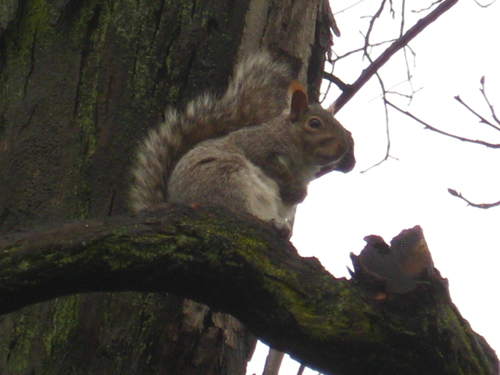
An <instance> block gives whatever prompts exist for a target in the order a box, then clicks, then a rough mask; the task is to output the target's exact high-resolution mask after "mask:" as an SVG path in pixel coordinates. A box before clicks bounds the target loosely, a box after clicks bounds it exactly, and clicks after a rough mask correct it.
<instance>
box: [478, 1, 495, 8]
mask: <svg viewBox="0 0 500 375" xmlns="http://www.w3.org/2000/svg"><path fill="white" fill-rule="evenodd" d="M496 1H497V0H493V1H492V2H491V3H489V4H485V5H483V4H481V3H479V1H477V0H474V2H475V3H476V4H477V5H479V6H480V7H481V8H488V7H489V6H490V5H491V4H493V3H496Z"/></svg>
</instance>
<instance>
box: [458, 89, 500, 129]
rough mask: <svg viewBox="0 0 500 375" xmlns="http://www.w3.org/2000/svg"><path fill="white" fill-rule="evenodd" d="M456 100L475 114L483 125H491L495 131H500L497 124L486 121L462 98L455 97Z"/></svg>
mask: <svg viewBox="0 0 500 375" xmlns="http://www.w3.org/2000/svg"><path fill="white" fill-rule="evenodd" d="M454 99H455V100H456V101H457V102H459V103H460V104H462V105H463V106H464V107H465V108H467V109H468V110H469V111H470V112H471V113H473V114H474V115H476V116H477V117H478V118H479V119H480V120H481V122H482V123H483V124H486V125H489V126H491V127H492V128H493V129H495V130H500V128H499V127H498V126H496V125H495V124H492V123H491V122H489V121H488V120H487V119H485V118H484V117H483V116H481V115H480V114H479V113H477V112H476V111H474V110H473V109H472V108H471V107H470V106H469V105H467V104H466V103H465V102H464V101H463V100H462V99H461V98H460V96H458V95H457V96H455V97H454Z"/></svg>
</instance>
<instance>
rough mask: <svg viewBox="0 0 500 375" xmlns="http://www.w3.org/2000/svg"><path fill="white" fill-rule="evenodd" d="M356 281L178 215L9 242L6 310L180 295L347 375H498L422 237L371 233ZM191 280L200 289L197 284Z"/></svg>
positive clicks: (242, 219)
mask: <svg viewBox="0 0 500 375" xmlns="http://www.w3.org/2000/svg"><path fill="white" fill-rule="evenodd" d="M366 240H367V242H368V244H367V246H366V247H365V249H364V250H363V251H362V252H361V254H360V255H359V256H353V261H354V262H353V263H354V275H353V278H352V279H351V280H346V279H335V278H334V277H333V276H332V275H330V274H329V273H328V272H326V271H325V270H324V268H323V267H322V266H321V264H320V263H319V262H318V261H317V259H315V258H301V257H300V256H299V255H298V254H297V251H296V250H295V249H294V248H293V247H292V246H291V245H290V244H289V243H288V241H287V240H286V239H284V238H283V237H282V236H281V235H280V234H279V232H277V231H275V230H273V228H272V227H270V226H269V224H268V223H262V222H259V221H258V220H256V219H253V218H251V217H247V216H244V215H238V216H237V215H234V214H231V213H229V212H225V211H224V210H222V209H213V208H212V209H209V208H205V207H198V208H195V209H193V208H191V207H172V208H170V209H168V210H159V211H157V212H153V213H148V214H145V215H141V216H140V217H135V218H134V217H132V218H131V217H123V216H119V217H115V218H108V219H95V220H87V221H80V222H75V223H68V224H65V225H60V226H52V227H49V228H44V229H40V230H37V231H32V232H27V233H20V234H15V235H11V236H8V237H5V238H0V250H1V252H0V313H4V312H9V311H12V310H14V309H16V308H19V307H22V306H25V305H26V304H30V303H34V302H37V301H40V300H43V299H47V298H52V297H55V296H59V295H63V294H65V293H76V292H90V291H101V290H106V291H119V290H138V291H156V292H166V291H167V292H173V293H177V294H179V295H185V296H188V297H190V298H193V299H195V300H198V301H201V302H204V303H207V304H208V305H209V306H212V307H214V308H216V309H220V310H221V311H225V312H228V313H231V314H233V315H234V316H236V317H237V318H238V319H241V321H242V322H244V323H245V324H246V325H247V326H248V327H249V328H250V329H251V330H252V332H254V333H255V334H256V335H257V336H258V337H260V338H262V339H264V340H265V341H266V342H268V343H270V344H271V345H273V346H274V347H276V348H278V349H280V350H284V351H286V352H288V353H290V354H291V355H292V356H294V357H295V358H296V359H298V360H300V361H301V362H302V363H305V364H307V365H309V366H312V367H313V368H316V369H318V370H321V371H323V372H324V373H328V374H348V375H374V374H375V375H400V374H406V375H421V374H426V375H455V374H474V375H481V374H482V375H497V374H498V360H497V358H496V356H495V354H494V352H493V351H492V350H491V348H490V347H489V346H488V344H487V343H486V342H485V341H484V339H483V338H482V337H481V336H479V335H477V334H476V333H474V332H473V331H472V330H471V328H470V326H469V324H468V323H467V322H466V321H465V320H464V319H463V318H462V317H461V316H460V313H459V312H458V311H457V309H456V307H455V306H454V305H453V303H452V302H451V299H450V297H449V293H448V285H447V281H446V280H444V279H442V278H441V276H440V275H439V272H438V271H437V270H435V269H434V266H433V262H432V259H431V256H430V252H429V250H428V248H427V245H426V242H425V239H424V237H423V233H422V230H421V229H420V228H419V227H415V228H412V229H409V230H405V231H403V232H402V233H401V234H400V235H399V236H397V237H396V238H395V239H393V240H392V241H391V245H390V246H388V245H386V244H385V243H384V242H383V241H382V240H381V239H380V238H379V237H377V236H369V237H367V238H366ZM190 281H192V282H190Z"/></svg>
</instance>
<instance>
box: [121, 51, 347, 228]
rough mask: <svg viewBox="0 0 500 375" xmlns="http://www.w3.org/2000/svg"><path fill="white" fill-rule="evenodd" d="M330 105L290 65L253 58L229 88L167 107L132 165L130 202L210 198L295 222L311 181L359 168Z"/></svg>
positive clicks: (282, 222) (143, 206)
mask: <svg viewBox="0 0 500 375" xmlns="http://www.w3.org/2000/svg"><path fill="white" fill-rule="evenodd" d="M330 111H331V112H333V109H331V110H330ZM330 111H327V110H325V109H323V108H322V107H321V106H320V105H319V104H311V103H309V100H308V97H307V93H306V91H305V89H304V87H303V86H302V85H301V84H300V83H299V82H297V81H296V80H294V79H293V78H292V73H291V68H290V67H289V66H288V65H287V64H285V63H282V62H278V61H276V60H274V59H273V58H272V57H271V56H270V54H269V53H267V52H261V53H258V54H255V55H253V56H250V57H248V58H246V59H244V60H243V61H242V62H241V63H239V64H237V65H236V68H235V72H234V74H233V77H232V79H231V80H230V82H229V85H228V88H227V90H226V92H225V93H224V95H222V96H221V97H220V98H217V97H215V96H214V95H211V94H205V95H202V96H201V97H199V98H197V99H195V100H193V101H191V102H190V103H188V105H187V107H186V109H185V111H184V113H182V114H180V113H179V112H177V111H176V110H175V109H169V110H167V112H166V113H165V121H164V122H163V123H162V124H160V125H159V126H158V127H156V128H154V129H152V130H151V131H150V132H149V134H148V135H147V136H146V138H145V139H144V140H143V142H142V145H141V147H140V149H139V152H138V155H137V160H136V163H135V165H134V166H133V171H132V173H133V179H134V181H133V184H132V189H131V191H130V200H131V208H132V209H133V211H135V212H140V211H143V210H147V209H153V208H154V207H156V206H158V205H161V204H164V203H167V202H168V203H185V204H213V205H218V206H223V207H225V208H228V209H230V210H232V211H236V212H242V211H243V212H246V213H250V214H252V215H254V216H256V217H257V218H259V219H261V220H265V221H273V222H274V223H275V225H277V226H278V227H284V228H285V229H286V228H288V229H291V222H292V220H293V216H294V214H295V208H296V206H297V205H298V204H299V203H301V202H302V201H303V200H304V198H305V197H306V194H307V185H308V184H309V182H310V181H311V180H313V179H315V178H317V177H318V176H320V175H322V174H325V173H328V172H330V171H332V170H339V171H342V172H348V171H350V170H351V169H352V168H353V167H354V163H355V159H354V154H353V145H354V142H353V140H352V137H351V134H350V133H349V132H348V131H347V130H345V129H344V128H343V127H342V125H341V124H340V123H339V122H338V121H337V120H335V119H334V118H333V115H332V113H330Z"/></svg>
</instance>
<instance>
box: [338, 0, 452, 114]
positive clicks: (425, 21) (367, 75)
mask: <svg viewBox="0 0 500 375" xmlns="http://www.w3.org/2000/svg"><path fill="white" fill-rule="evenodd" d="M457 2H458V0H446V1H444V2H443V3H442V4H440V5H439V6H438V7H437V8H436V9H435V10H434V11H432V12H431V13H429V14H428V15H427V16H425V17H424V18H422V19H420V20H419V21H418V22H417V23H416V24H415V25H414V26H413V27H412V28H411V29H409V30H408V31H407V32H406V33H405V34H404V35H403V36H402V37H401V38H399V39H398V40H396V41H395V42H394V43H393V44H391V46H390V47H388V48H387V49H386V50H385V51H384V52H383V53H382V54H381V55H380V56H379V57H378V58H377V59H376V60H375V61H374V62H373V63H372V64H370V66H368V68H366V69H365V70H364V71H363V73H362V74H361V75H360V76H359V78H358V79H357V80H356V82H355V83H354V84H352V85H351V87H350V89H349V90H347V91H345V92H343V93H342V94H341V95H340V96H339V97H338V99H337V100H336V102H335V111H336V112H338V111H339V110H341V109H342V107H343V106H344V105H345V104H346V103H347V102H348V101H349V100H351V99H352V97H353V96H354V95H355V94H356V93H357V92H358V91H359V90H360V89H361V87H363V86H364V85H365V84H366V83H367V82H368V81H369V80H370V79H371V78H372V77H373V75H374V74H375V73H376V72H377V71H378V70H379V69H380V68H381V67H382V66H383V65H384V64H385V63H386V62H387V61H389V59H390V58H391V57H392V56H393V55H394V54H395V53H396V52H398V51H399V50H400V49H401V48H403V47H404V46H406V45H407V44H408V43H409V42H410V41H411V40H412V39H413V38H415V37H416V36H417V35H418V34H420V32H422V30H424V29H425V28H426V27H427V26H429V25H430V24H431V23H432V22H434V21H435V20H436V19H438V18H439V17H440V16H441V15H442V14H443V13H445V12H446V11H447V10H449V9H450V8H451V7H452V6H453V5H455V4H456V3H457Z"/></svg>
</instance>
